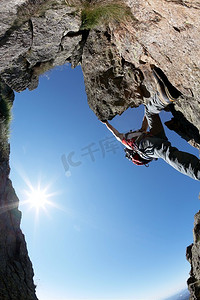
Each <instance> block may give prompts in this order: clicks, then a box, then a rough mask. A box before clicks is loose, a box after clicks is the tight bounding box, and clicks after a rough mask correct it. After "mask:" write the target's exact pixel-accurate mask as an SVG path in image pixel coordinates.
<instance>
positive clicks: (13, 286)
mask: <svg viewBox="0 0 200 300" xmlns="http://www.w3.org/2000/svg"><path fill="white" fill-rule="evenodd" d="M13 99H14V95H13V91H12V90H11V89H10V88H9V87H8V86H7V85H6V84H5V83H3V81H2V80H1V84H0V107H1V116H0V133H1V139H0V299H2V300H12V299H16V300H17V299H19V300H37V297H36V295H35V286H34V283H33V269H32V264H31V262H30V259H29V257H28V252H27V247H26V243H25V239H24V235H23V234H22V232H21V230H20V222H21V212H20V211H19V210H18V204H19V200H18V198H17V196H16V194H15V191H14V189H13V186H12V183H11V181H10V179H9V173H10V168H9V144H8V141H7V139H8V127H7V125H8V124H7V122H6V117H8V111H7V110H6V108H5V106H3V105H2V103H5V101H10V102H11V103H12V101H13ZM3 108H4V109H3ZM7 109H9V108H7ZM3 113H4V114H3Z"/></svg>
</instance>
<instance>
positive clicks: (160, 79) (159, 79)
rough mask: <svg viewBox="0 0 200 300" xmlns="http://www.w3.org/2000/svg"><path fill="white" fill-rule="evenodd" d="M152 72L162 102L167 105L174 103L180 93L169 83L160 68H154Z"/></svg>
mask: <svg viewBox="0 0 200 300" xmlns="http://www.w3.org/2000/svg"><path fill="white" fill-rule="evenodd" d="M152 72H153V76H154V79H155V81H156V83H157V87H158V92H159V96H160V98H161V101H162V102H164V103H166V104H169V103H171V102H174V101H175V100H176V99H177V98H178V97H179V96H181V92H180V91H179V90H177V89H176V88H175V87H174V86H173V85H172V84H171V82H169V80H168V78H167V76H166V75H165V74H164V73H163V71H162V70H161V69H160V68H158V67H155V66H154V67H153V69H152Z"/></svg>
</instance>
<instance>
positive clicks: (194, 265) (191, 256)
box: [186, 211, 200, 300]
mask: <svg viewBox="0 0 200 300" xmlns="http://www.w3.org/2000/svg"><path fill="white" fill-rule="evenodd" d="M193 237H194V242H193V244H192V245H190V246H189V247H188V248H187V251H186V257H187V260H188V261H189V263H190V264H191V271H190V278H189V279H188V287H189V291H190V293H191V297H190V298H191V299H195V300H198V299H200V211H199V212H198V213H197V214H196V215H195V217H194V229H193Z"/></svg>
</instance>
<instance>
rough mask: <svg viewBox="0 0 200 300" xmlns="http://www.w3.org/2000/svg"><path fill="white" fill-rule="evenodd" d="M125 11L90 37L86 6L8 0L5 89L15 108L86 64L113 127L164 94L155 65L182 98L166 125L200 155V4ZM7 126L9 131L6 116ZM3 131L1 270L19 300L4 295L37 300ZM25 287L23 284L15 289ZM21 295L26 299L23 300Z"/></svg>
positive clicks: (90, 89) (93, 97) (182, 0)
mask: <svg viewBox="0 0 200 300" xmlns="http://www.w3.org/2000/svg"><path fill="white" fill-rule="evenodd" d="M113 1H114V0H110V2H113ZM89 2H92V3H95V2H103V0H101V1H95V0H93V1H89ZM106 2H109V1H106ZM117 2H118V3H119V2H120V1H119V0H117ZM104 3H105V1H104ZM124 3H125V4H126V5H127V6H128V7H129V8H130V10H131V12H132V16H133V18H131V19H128V21H127V20H122V21H121V22H119V21H112V22H107V23H106V25H105V24H102V23H101V24H99V25H98V26H96V27H95V28H94V29H92V30H89V29H88V28H87V29H83V26H81V24H82V20H81V12H80V7H81V6H82V5H83V1H79V0H69V1H64V0H1V2H0V83H1V86H3V87H4V88H6V89H7V92H9V97H8V98H9V99H10V100H11V102H12V97H13V96H12V95H11V94H12V90H15V91H18V92H20V91H23V90H24V89H26V88H28V89H29V90H32V89H34V88H36V87H37V85H38V78H39V76H40V75H41V74H42V73H44V72H45V71H47V70H49V69H51V68H53V67H55V66H57V65H63V64H65V63H67V62H69V63H71V65H72V67H75V66H76V65H77V64H81V65H82V69H83V73H84V80H85V88H86V92H87V96H88V103H89V106H90V107H91V109H92V110H93V111H94V113H95V114H96V115H97V117H98V118H99V119H102V120H105V119H112V118H113V117H114V116H115V115H116V114H122V113H123V112H124V111H125V110H126V109H127V108H128V107H137V106H139V105H140V104H144V103H145V102H146V101H148V99H149V97H151V96H152V95H153V93H154V91H155V89H156V86H155V83H154V81H153V79H152V72H151V67H152V65H156V66H158V67H159V68H160V69H162V70H163V72H164V73H165V74H166V75H167V77H168V78H169V80H170V81H171V82H172V83H173V85H175V86H176V87H177V88H178V89H179V90H180V92H181V93H182V96H181V97H180V98H179V99H178V100H177V101H176V104H175V105H172V106H171V111H172V114H173V116H174V118H173V119H172V120H171V121H170V122H167V124H166V125H167V126H168V127H169V128H170V129H172V130H175V131H176V132H177V133H178V134H180V135H181V136H182V137H183V138H185V139H186V140H187V141H188V142H190V143H191V144H192V145H193V146H195V147H197V148H198V147H199V144H200V136H199V130H200V97H199V96H200V80H199V77H200V76H199V75H200V60H199V54H200V53H199V44H200V19H199V9H200V4H199V1H197V0H190V1H187V0H124ZM1 119H2V124H3V123H4V119H3V116H1ZM3 128H4V127H1V132H0V133H1V141H2V143H1V145H2V146H1V148H2V151H1V152H2V153H1V154H2V155H3V156H2V159H1V168H2V169H1V172H2V173H1V174H2V182H1V191H2V192H1V198H0V204H1V206H2V207H7V210H5V212H4V213H3V214H1V215H0V221H1V228H2V235H1V238H2V240H1V243H2V245H3V248H2V249H4V250H2V251H3V252H2V254H1V252H0V264H1V261H5V262H6V264H7V265H8V266H9V267H5V264H4V265H2V268H1V272H2V273H1V274H2V275H1V277H2V278H6V277H5V276H8V277H9V276H10V277H9V278H10V279H9V280H8V281H7V280H6V282H10V285H8V286H7V293H8V291H9V292H10V293H16V294H12V296H10V298H8V297H7V296H5V297H4V298H3V294H4V293H5V295H6V292H5V291H6V285H5V286H4V285H3V279H2V281H1V282H2V285H0V295H2V296H1V298H2V299H7V298H8V299H17V300H18V299H36V298H35V297H36V296H35V294H34V289H35V287H34V284H33V282H32V279H31V278H32V275H33V273H32V267H31V263H30V261H29V259H28V256H27V251H26V245H25V241H24V238H23V235H22V233H21V231H20V213H19V211H18V209H17V206H18V200H17V198H16V195H15V194H14V191H13V188H12V186H11V183H10V181H9V165H8V156H9V147H8V144H7V142H6V141H5V140H6V135H5V134H4V133H3V132H4V131H5V130H4V131H2V130H3ZM3 149H4V150H6V151H3ZM13 202H14V207H13ZM10 205H11V206H10ZM9 230H11V231H10V232H11V233H9ZM19 244H20V245H21V246H20V247H18V246H17V245H19ZM193 249H195V248H193ZM0 251H1V250H0ZM191 251H193V250H191ZM16 253H17V254H16ZM1 257H2V258H1ZM193 257H194V256H192V258H191V263H192V261H193ZM25 262H26V263H25ZM2 264H3V262H2ZM22 270H23V272H22ZM197 272H199V271H198V270H197ZM13 274H15V275H13ZM195 274H196V273H195ZM198 274H200V272H199V273H198ZM11 275H12V277H11ZM195 276H196V275H195ZM195 278H197V277H195ZM17 280H18V283H19V281H20V280H21V282H23V284H18V288H17V287H16V288H15V283H16V282H17ZM11 282H12V283H11ZM19 286H20V289H19ZM14 291H15V292H14ZM20 292H21V294H24V295H26V296H24V297H25V298H23V297H22V296H19V295H20V294H19V293H20ZM17 293H18V294H17ZM194 294H195V293H193V295H194ZM27 295H28V296H27ZM6 297H7V298H6ZM20 297H21V298H20ZM191 297H194V296H191ZM191 299H196V298H191Z"/></svg>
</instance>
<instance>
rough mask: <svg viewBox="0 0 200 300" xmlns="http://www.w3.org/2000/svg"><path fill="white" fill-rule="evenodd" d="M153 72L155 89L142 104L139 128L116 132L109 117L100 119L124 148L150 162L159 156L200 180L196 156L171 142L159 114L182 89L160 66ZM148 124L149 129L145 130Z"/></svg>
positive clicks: (199, 164) (175, 167)
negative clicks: (179, 148)
mask: <svg viewBox="0 0 200 300" xmlns="http://www.w3.org/2000/svg"><path fill="white" fill-rule="evenodd" d="M152 72H153V76H154V79H155V81H156V84H157V92H156V93H155V95H154V96H153V97H152V98H151V99H150V101H149V102H148V103H147V104H146V105H145V114H144V119H143V122H142V127H141V129H139V130H137V131H134V132H131V131H130V132H128V133H126V134H123V133H119V132H118V131H117V130H116V129H115V128H114V127H113V126H112V125H111V124H109V122H108V121H102V123H104V124H105V125H106V126H107V128H108V129H109V130H110V131H111V132H112V133H113V135H114V136H115V137H116V138H117V140H119V141H120V142H122V143H123V144H124V145H125V146H126V150H127V149H128V150H127V151H130V152H133V153H137V155H139V157H140V158H141V160H144V161H147V162H150V161H152V160H156V159H158V158H162V159H163V160H165V161H166V162H167V163H168V164H169V165H171V166H172V167H173V168H174V169H176V170H177V171H179V172H181V173H182V174H185V175H187V176H189V177H191V178H193V179H196V180H200V160H199V158H197V157H196V156H194V155H192V154H190V153H186V152H182V151H179V150H178V149H177V148H175V147H172V146H171V143H170V142H169V141H168V139H167V137H166V135H165V131H164V128H163V125H162V122H161V120H160V117H159V113H160V111H161V110H163V109H165V108H166V107H167V106H168V105H169V104H170V103H172V102H174V101H175V100H176V99H177V98H178V97H179V96H180V95H181V93H180V92H179V91H178V90H177V89H176V88H175V87H174V86H173V85H172V84H171V83H170V82H169V80H168V79H167V77H166V76H165V74H164V73H163V72H162V70H161V69H159V68H157V67H154V68H153V70H152ZM148 127H149V129H150V130H149V131H147V129H148ZM132 161H133V160H132ZM133 162H134V161H133ZM136 164H138V163H136Z"/></svg>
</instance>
